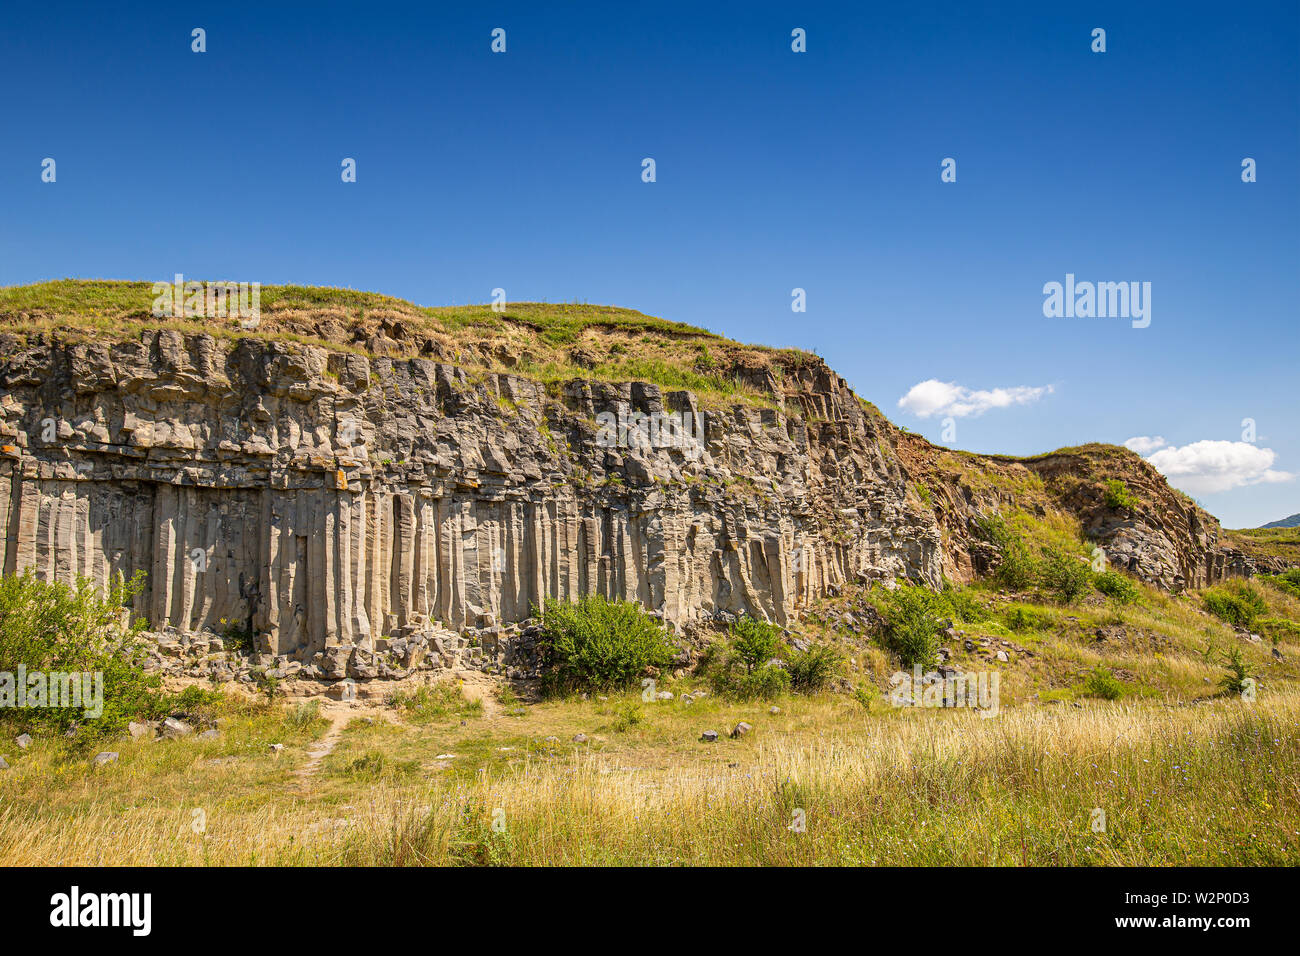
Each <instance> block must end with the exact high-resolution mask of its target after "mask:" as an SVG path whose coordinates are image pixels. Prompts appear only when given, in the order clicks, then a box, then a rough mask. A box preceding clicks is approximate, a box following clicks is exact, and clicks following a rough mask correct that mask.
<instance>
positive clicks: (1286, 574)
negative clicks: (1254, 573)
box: [1259, 568, 1300, 598]
mask: <svg viewBox="0 0 1300 956" xmlns="http://www.w3.org/2000/svg"><path fill="white" fill-rule="evenodd" d="M1259 578H1260V580H1261V581H1267V582H1268V583H1269V584H1271V585H1273V587H1275V588H1277V589H1278V590H1279V591H1283V592H1285V593H1287V594H1289V595H1291V596H1292V597H1295V598H1300V568H1289V569H1288V570H1286V571H1283V572H1282V573H1281V574H1261V575H1260V576H1259Z"/></svg>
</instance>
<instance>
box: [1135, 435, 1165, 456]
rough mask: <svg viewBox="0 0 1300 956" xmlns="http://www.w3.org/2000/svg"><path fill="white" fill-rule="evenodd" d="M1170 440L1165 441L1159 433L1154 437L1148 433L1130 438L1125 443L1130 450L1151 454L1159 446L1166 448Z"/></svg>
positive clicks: (1140, 453) (1141, 453)
mask: <svg viewBox="0 0 1300 956" xmlns="http://www.w3.org/2000/svg"><path fill="white" fill-rule="evenodd" d="M1167 444H1169V442H1167V441H1165V440H1164V439H1163V438H1161V437H1160V436H1159V435H1156V436H1155V437H1154V438H1152V437H1150V436H1148V435H1138V436H1137V437H1136V438H1130V439H1129V440H1128V441H1126V442H1125V443H1124V447H1125V448H1127V449H1128V450H1129V451H1135V452H1137V453H1138V454H1139V455H1149V454H1151V452H1153V451H1155V450H1156V449H1157V448H1164V447H1165V445H1167Z"/></svg>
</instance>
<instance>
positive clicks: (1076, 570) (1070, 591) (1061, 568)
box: [1043, 548, 1092, 604]
mask: <svg viewBox="0 0 1300 956" xmlns="http://www.w3.org/2000/svg"><path fill="white" fill-rule="evenodd" d="M1091 578H1092V570H1091V568H1089V567H1088V565H1087V564H1086V563H1084V562H1083V561H1081V560H1080V559H1079V558H1077V557H1075V556H1074V555H1072V554H1069V553H1067V552H1066V551H1064V550H1062V549H1060V548H1044V549H1043V587H1045V588H1047V589H1048V590H1049V591H1051V592H1052V593H1053V594H1055V595H1056V596H1057V598H1059V599H1060V601H1061V603H1063V604H1073V603H1074V602H1075V601H1077V600H1078V599H1079V598H1080V597H1082V596H1083V594H1084V593H1085V592H1086V591H1087V590H1088V587H1089V586H1090V585H1091V583H1092V580H1091Z"/></svg>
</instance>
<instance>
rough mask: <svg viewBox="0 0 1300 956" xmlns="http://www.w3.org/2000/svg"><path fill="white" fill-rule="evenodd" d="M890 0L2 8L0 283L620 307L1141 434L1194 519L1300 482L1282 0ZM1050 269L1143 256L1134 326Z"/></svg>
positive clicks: (1038, 447)
mask: <svg viewBox="0 0 1300 956" xmlns="http://www.w3.org/2000/svg"><path fill="white" fill-rule="evenodd" d="M898 6H911V5H890V6H889V7H888V8H885V9H880V10H874V9H871V8H870V7H869V6H867V5H862V4H851V5H850V4H844V5H842V6H841V5H817V4H812V5H810V4H807V3H785V4H767V3H757V2H748V3H744V4H710V5H707V7H706V6H705V5H700V4H673V3H662V2H657V3H654V4H651V5H617V6H614V5H603V4H590V5H588V4H577V3H575V4H568V3H566V4H555V5H552V7H551V8H550V9H545V10H543V9H540V8H539V7H538V5H536V4H522V3H521V4H484V5H477V4H476V5H468V4H456V5H450V4H447V5H443V4H431V3H420V4H410V5H399V4H385V3H373V4H328V3H326V4H310V5H308V4H301V5H282V6H280V7H279V8H278V9H275V10H272V9H268V6H267V5H264V4H248V5H242V4H235V3H219V4H218V3H212V4H157V5H149V4H124V5H117V4H114V5H103V4H94V5H89V4H88V5H84V6H82V5H72V4H60V3H49V4H40V5H35V4H27V5H10V6H9V8H8V9H7V10H6V13H5V17H4V20H3V22H0V89H2V90H3V91H4V94H3V99H0V104H2V106H3V113H2V114H0V115H3V128H4V134H3V136H0V285H12V284H17V283H26V282H32V281H37V280H41V279H48V278H59V277H64V276H74V277H83V278H132V279H149V280H159V279H169V278H170V277H171V276H172V275H173V274H174V273H177V272H181V273H184V274H185V275H187V276H193V277H197V278H229V279H234V280H242V281H260V282H263V283H266V284H270V283H284V282H293V283H303V284H318V285H333V286H350V287H353V288H359V289H368V290H374V291H381V292H386V293H390V294H393V295H397V296H401V297H403V298H407V299H411V300H414V301H416V302H419V303H422V304H426V305H441V304H450V303H453V302H456V303H464V302H467V301H480V302H481V301H487V300H488V299H489V298H490V295H491V290H492V289H493V288H496V287H502V288H504V289H505V290H506V293H507V297H508V298H509V299H510V300H514V301H521V300H530V299H537V300H541V299H546V300H549V301H572V300H579V301H588V302H593V303H596V302H598V303H609V304H617V305H622V306H627V307H630V308H636V309H640V310H641V311H643V312H647V313H650V314H653V315H660V316H664V317H667V318H672V319H678V320H681V321H685V322H691V323H695V324H698V325H703V326H706V327H708V328H711V329H714V330H715V331H718V332H722V333H724V334H726V335H729V336H732V337H734V338H738V339H741V340H745V341H752V342H762V343H765V344H771V345H793V346H800V347H804V348H809V349H814V350H816V351H817V352H818V353H819V354H821V355H822V356H824V357H825V358H827V359H828V360H829V361H830V363H831V364H832V365H833V366H834V367H835V368H836V369H837V370H838V371H839V372H840V373H841V374H843V375H844V376H845V377H846V378H847V379H848V380H849V382H850V383H851V384H852V385H853V386H854V388H855V389H857V390H858V392H859V393H860V394H862V395H863V396H865V397H867V398H869V399H870V400H872V401H874V402H875V403H876V404H877V405H879V406H880V407H881V409H882V410H884V411H885V412H886V414H888V415H890V417H891V418H893V419H894V420H895V421H896V422H898V423H899V424H901V425H904V426H906V427H908V428H911V429H913V430H914V431H919V432H921V433H923V434H925V435H926V436H927V437H930V438H931V439H933V440H936V441H938V440H940V439H941V437H942V431H943V419H944V418H945V417H949V416H948V415H946V414H944V413H943V412H944V410H942V409H941V410H940V412H938V413H936V414H933V415H931V416H929V417H921V416H920V415H918V414H917V413H916V409H918V408H919V407H920V406H918V405H916V404H909V406H908V408H900V407H899V405H898V403H899V400H900V399H901V398H902V397H903V396H904V395H906V394H908V393H909V391H910V390H911V389H913V387H914V386H916V385H918V384H919V383H922V382H927V381H931V380H933V381H936V382H939V383H945V385H951V386H952V389H948V390H946V391H944V390H940V391H939V392H936V391H935V388H936V387H935V386H930V387H929V391H930V394H932V395H940V396H942V394H948V393H953V394H964V393H962V392H959V391H955V390H969V392H971V393H974V396H973V398H972V399H971V401H970V402H968V404H971V405H974V406H979V405H981V404H987V401H984V400H988V401H996V400H997V399H998V398H999V396H1001V397H1002V398H1003V399H1005V398H1006V397H1008V396H1010V395H1013V394H1021V395H1023V396H1025V399H1026V400H1025V401H1023V402H1022V403H1019V404H1015V403H1013V404H1010V405H1007V406H1005V407H992V408H989V409H988V410H986V411H983V412H982V413H974V412H972V413H970V414H966V415H964V416H956V415H953V416H952V417H953V419H954V422H955V429H956V434H955V438H954V439H953V440H952V441H951V442H949V444H953V445H955V446H957V447H962V448H968V449H971V450H975V451H989V452H992V451H998V452H1006V453H1012V454H1032V453H1036V452H1041V451H1046V450H1049V449H1052V448H1055V447H1059V446H1062V445H1070V444H1078V443H1082V442H1085V441H1091V440H1099V441H1110V442H1116V443H1121V442H1124V441H1125V440H1127V439H1130V438H1133V437H1136V436H1148V437H1157V436H1158V437H1159V438H1161V439H1163V441H1164V444H1165V447H1164V449H1162V451H1157V452H1156V454H1157V455H1160V454H1162V452H1163V455H1164V457H1163V458H1158V459H1157V460H1158V461H1160V462H1161V463H1162V465H1163V466H1164V467H1165V468H1167V469H1168V470H1170V471H1171V472H1172V471H1173V470H1174V469H1175V468H1180V469H1182V472H1181V477H1178V478H1177V479H1176V480H1177V481H1178V482H1181V483H1183V484H1184V485H1185V486H1187V487H1189V488H1190V490H1192V492H1193V493H1194V494H1195V495H1196V497H1197V498H1198V499H1199V500H1200V501H1202V502H1203V503H1204V504H1205V505H1206V506H1207V507H1208V508H1209V509H1210V510H1211V511H1212V512H1214V513H1215V514H1217V515H1219V516H1220V517H1221V518H1223V519H1224V521H1225V523H1226V524H1227V525H1228V526H1230V527H1234V526H1253V525H1257V524H1260V523H1263V522H1265V521H1269V520H1273V519H1276V518H1281V517H1283V516H1285V515H1288V514H1291V513H1293V512H1297V511H1300V481H1297V480H1295V479H1293V478H1292V479H1288V477H1287V476H1288V475H1293V474H1300V422H1298V421H1297V415H1296V411H1297V407H1298V406H1300V402H1298V401H1297V398H1298V391H1300V390H1298V388H1297V384H1296V382H1297V376H1296V371H1295V370H1296V360H1297V352H1298V351H1300V349H1298V348H1297V344H1298V343H1300V333H1298V332H1297V319H1298V318H1300V314H1298V313H1300V310H1298V309H1297V305H1296V302H1297V298H1296V288H1295V283H1296V279H1297V274H1298V273H1300V270H1298V269H1297V264H1298V263H1300V186H1298V185H1297V166H1296V162H1297V156H1300V69H1298V63H1300V56H1298V55H1297V51H1298V50H1300V5H1297V4H1296V3H1294V2H1287V3H1260V4H1252V5H1250V6H1249V7H1246V8H1243V7H1241V6H1240V5H1238V4H1228V3H1215V4H1195V3H1191V4H1189V3H1177V4H1172V3H1171V4H1131V3H1113V4H1107V3H1101V4H1084V3H1066V4H1055V3H1054V4H1024V5H1019V4H1007V5H1003V6H1001V7H999V8H997V9H994V8H991V7H990V8H983V9H976V8H975V7H976V5H973V4H968V3H935V4H926V5H924V6H923V8H922V9H918V10H899V9H896V7H898ZM471 7H472V8H471ZM467 8H471V9H467ZM1135 8H1136V9H1135ZM194 27H203V28H204V29H205V30H206V31H207V52H206V53H203V54H196V53H193V52H191V49H190V46H191V39H190V31H191V29H192V28H194ZM495 27H502V28H504V29H505V30H506V39H507V50H506V53H505V54H493V53H492V52H491V51H490V49H489V46H490V42H491V37H490V33H491V31H492V29H493V28H495ZM795 27H801V28H803V29H805V30H806V31H807V47H808V49H807V52H806V53H802V54H796V53H794V52H792V51H791V47H790V43H791V40H790V33H791V30H792V29H794V28H795ZM1096 27H1101V28H1104V29H1105V30H1106V45H1107V49H1106V52H1105V53H1093V52H1092V50H1091V44H1092V38H1091V33H1092V30H1093V29H1094V28H1096ZM45 157H53V158H54V159H55V160H56V162H57V174H58V178H57V182H55V183H53V184H50V183H42V182H41V179H40V164H41V161H42V159H43V158H45ZM343 157H353V158H355V159H356V161H357V182H356V183H351V184H345V183H343V182H341V180H340V175H339V172H340V162H341V160H342V159H343ZM644 157H653V158H654V159H655V161H656V172H657V181H656V182H654V183H644V182H642V181H641V160H642V159H643V158H644ZM945 157H952V158H954V159H955V160H956V162H957V181H956V182H955V183H942V182H941V181H940V162H941V161H942V160H943V159H944V158H945ZM1244 157H1251V158H1253V159H1255V160H1256V162H1257V169H1258V173H1257V175H1258V181H1257V182H1255V183H1249V184H1247V183H1243V182H1242V181H1241V162H1242V159H1243V158H1244ZM1067 273H1073V274H1075V275H1076V276H1077V277H1078V279H1079V280H1080V281H1083V280H1092V281H1138V282H1150V283H1151V289H1152V292H1151V324H1150V326H1149V327H1147V328H1144V329H1134V328H1132V327H1131V325H1130V323H1129V322H1128V321H1126V320H1124V319H1118V318H1106V319H1102V318H1070V319H1067V318H1046V317H1044V315H1043V300H1044V295H1043V291H1042V289H1043V285H1044V283H1047V282H1051V281H1058V282H1063V281H1064V278H1065V275H1066V274H1067ZM795 287H799V288H803V289H805V290H806V293H807V312H806V313H803V314H796V313H793V312H792V311H791V307H790V303H791V290H792V289H793V288H795ZM1049 386H1050V391H1047V388H1048V387H1049ZM1017 388H1023V389H1031V390H1033V391H1029V392H1022V393H1013V392H997V391H996V390H999V389H1003V390H1010V389H1017ZM982 392H987V393H991V394H990V395H983V396H982V395H981V394H980V393H982ZM909 409H910V410H909ZM1247 418H1249V419H1253V420H1254V422H1255V428H1256V436H1255V438H1256V440H1255V442H1254V443H1249V442H1243V441H1242V437H1243V436H1242V432H1243V427H1242V421H1243V419H1247ZM1199 442H1217V443H1223V444H1215V445H1198V444H1197V443H1199ZM1189 446H1190V447H1189ZM1266 451H1267V453H1268V454H1265V452H1266ZM1225 485H1226V486H1228V487H1223V486H1225ZM1218 488H1222V490H1215V489H1218Z"/></svg>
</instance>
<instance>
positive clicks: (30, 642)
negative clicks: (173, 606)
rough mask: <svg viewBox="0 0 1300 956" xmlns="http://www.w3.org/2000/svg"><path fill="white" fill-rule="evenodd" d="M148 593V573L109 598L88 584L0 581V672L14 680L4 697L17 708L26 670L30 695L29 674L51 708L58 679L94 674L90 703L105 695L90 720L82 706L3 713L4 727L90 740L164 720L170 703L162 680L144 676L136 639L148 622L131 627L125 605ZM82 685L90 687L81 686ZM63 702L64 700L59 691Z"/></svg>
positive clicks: (31, 578)
mask: <svg viewBox="0 0 1300 956" xmlns="http://www.w3.org/2000/svg"><path fill="white" fill-rule="evenodd" d="M143 586H144V573H143V572H140V573H138V574H137V575H136V576H135V577H133V578H132V579H131V580H130V581H129V582H119V583H118V584H117V585H115V586H114V587H111V588H110V589H109V590H108V593H107V594H102V593H101V592H100V590H99V589H98V588H96V587H95V586H94V585H92V584H91V582H89V581H87V580H85V579H81V580H79V581H78V582H77V584H76V585H75V586H69V585H67V584H61V583H46V582H44V581H40V580H38V579H37V578H36V577H35V575H33V574H32V573H31V571H30V570H29V571H25V572H24V573H23V574H21V575H18V576H8V577H4V578H2V579H0V668H2V669H3V670H5V671H7V672H9V673H10V674H13V675H14V677H13V678H10V680H12V681H13V683H12V684H10V686H9V687H8V688H7V689H6V690H4V691H0V693H4V694H5V695H6V696H8V695H9V694H11V693H12V694H14V696H15V700H14V701H13V703H15V704H16V692H17V686H16V684H17V681H16V676H17V674H16V672H17V671H18V668H19V667H20V666H21V667H22V668H24V669H25V671H26V672H27V675H28V677H29V681H28V687H29V691H28V693H29V695H30V692H31V688H32V686H33V685H32V684H31V681H30V677H31V675H33V674H41V675H42V684H43V686H44V687H46V689H47V691H49V693H48V694H47V695H46V703H47V704H49V703H53V702H54V686H53V685H54V681H53V680H52V679H51V675H52V674H54V673H58V674H63V675H74V674H87V675H92V676H91V687H90V689H91V696H92V699H93V697H94V696H95V695H97V694H98V693H99V692H100V689H102V696H103V710H102V712H100V713H98V714H97V715H91V714H88V713H87V707H86V706H84V704H85V702H84V701H83V702H82V703H83V706H75V707H51V706H25V707H18V706H3V707H0V723H4V724H7V725H10V726H12V727H13V728H14V729H15V730H18V731H30V732H31V733H33V734H48V735H54V734H60V733H66V732H67V731H68V730H70V729H72V728H73V727H75V728H76V731H77V737H78V739H80V740H82V741H91V740H94V739H98V738H103V737H108V736H113V735H116V734H119V733H121V732H122V731H123V730H124V729H125V728H126V725H127V722H128V721H131V720H134V719H137V718H139V719H155V718H158V717H163V716H166V714H167V712H168V711H167V707H168V702H169V699H168V698H167V697H166V696H165V695H164V694H162V693H161V691H160V686H161V680H160V679H159V678H158V677H157V676H156V675H154V676H150V675H146V674H145V673H144V668H143V662H144V655H143V650H144V649H143V647H142V645H141V643H140V641H139V639H138V634H139V631H140V630H141V629H142V628H143V626H144V622H142V621H141V622H138V623H137V624H135V625H129V624H127V623H126V620H127V617H128V613H129V612H128V611H127V607H128V604H129V602H130V600H131V598H133V597H134V596H135V595H136V594H138V593H139V592H140V590H141V588H142V587H143ZM101 681H102V683H100V682H101ZM6 683H8V682H6ZM77 683H78V684H79V685H80V686H81V687H82V688H84V687H85V683H84V681H83V680H78V681H77ZM58 697H59V699H60V700H65V697H64V694H63V690H62V687H60V688H59V691H58ZM28 702H29V703H31V702H32V698H31V697H30V696H29V697H28ZM91 710H98V707H97V706H96V707H91Z"/></svg>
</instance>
